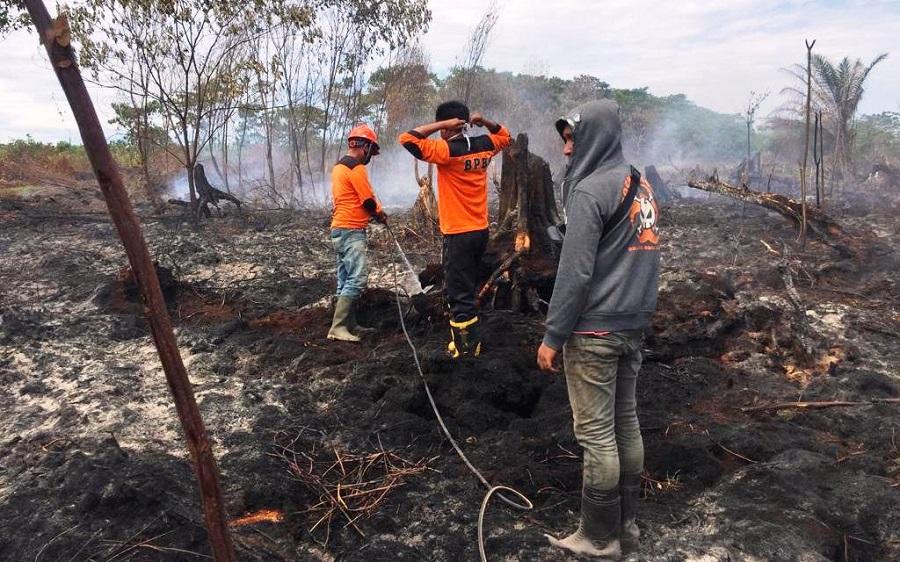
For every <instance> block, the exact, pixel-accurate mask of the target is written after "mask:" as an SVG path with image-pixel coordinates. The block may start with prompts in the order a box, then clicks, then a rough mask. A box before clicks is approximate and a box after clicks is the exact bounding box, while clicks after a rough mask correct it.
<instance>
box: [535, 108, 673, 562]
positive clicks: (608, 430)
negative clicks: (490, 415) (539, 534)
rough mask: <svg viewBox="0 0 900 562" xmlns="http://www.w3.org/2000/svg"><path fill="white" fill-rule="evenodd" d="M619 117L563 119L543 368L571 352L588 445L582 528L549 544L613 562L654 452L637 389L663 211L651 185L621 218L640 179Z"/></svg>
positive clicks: (630, 547)
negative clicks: (557, 229) (563, 160)
mask: <svg viewBox="0 0 900 562" xmlns="http://www.w3.org/2000/svg"><path fill="white" fill-rule="evenodd" d="M618 113H619V108H618V105H616V103H615V102H612V101H608V100H603V101H598V102H591V103H587V104H585V105H582V106H581V107H579V108H577V109H576V110H575V111H574V112H573V113H572V115H571V116H570V117H567V118H564V119H560V120H559V121H557V123H556V128H557V131H559V134H560V136H562V138H563V142H564V143H565V148H564V153H565V155H566V156H567V157H568V158H569V164H568V167H567V168H566V173H565V177H564V179H563V184H562V197H563V206H564V209H565V216H566V218H567V224H566V231H565V238H564V242H563V246H562V253H561V255H560V261H559V269H558V272H557V276H556V284H555V285H554V287H553V297H552V298H551V300H550V309H549V311H548V313H547V323H546V325H547V331H546V334H545V335H544V340H543V343H541V346H540V349H538V357H537V359H538V366H539V367H540V368H541V369H542V370H545V371H551V372H558V370H559V369H558V368H557V367H556V366H555V361H556V359H557V353H558V352H559V351H560V350H563V363H564V367H565V375H566V385H567V387H568V392H569V402H570V403H571V405H572V415H573V418H574V422H575V423H574V427H575V437H576V438H577V439H578V443H579V444H580V445H581V447H582V448H583V449H584V471H583V487H582V498H581V520H580V522H579V525H578V529H577V530H576V531H575V532H574V533H572V534H571V535H569V536H567V537H565V538H564V539H556V538H554V537H550V536H548V538H549V539H550V542H551V544H553V545H554V546H557V547H560V548H563V549H566V550H568V551H571V552H574V553H577V554H587V555H591V556H604V557H607V558H618V557H619V556H620V555H621V554H622V553H623V552H624V553H626V554H628V553H631V552H635V551H637V548H638V538H639V534H640V533H639V530H638V527H637V524H636V522H635V521H636V518H635V514H636V508H637V500H638V494H639V492H640V474H641V471H642V470H643V465H644V445H643V441H642V440H641V432H640V427H639V425H638V418H637V411H636V400H635V386H636V382H637V374H638V370H640V367H641V360H642V357H641V344H642V342H643V331H644V329H645V328H646V327H647V326H648V324H649V323H650V317H651V316H652V314H653V312H654V310H655V309H656V293H657V285H658V280H659V268H660V259H659V230H658V228H657V221H658V218H659V209H658V207H657V204H656V200H655V199H654V197H653V189H652V187H651V186H650V184H649V183H647V182H646V181H645V180H641V182H640V185H639V186H637V187H636V190H635V192H634V199H633V201H632V202H631V204H630V206H629V207H628V208H627V209H624V210H625V212H624V215H623V213H622V212H619V213H617V212H616V210H617V209H618V207H619V206H620V205H623V204H626V203H627V201H626V194H627V193H628V192H629V187H630V186H631V181H632V180H631V177H632V176H631V175H630V174H629V167H628V166H627V165H626V164H625V160H624V158H623V157H622V140H621V136H622V125H621V121H620V120H619V114H618ZM617 216H618V217H622V218H621V220H618V221H616V217H617ZM613 222H617V224H612V223H613Z"/></svg>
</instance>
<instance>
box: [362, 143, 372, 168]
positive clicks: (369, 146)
mask: <svg viewBox="0 0 900 562" xmlns="http://www.w3.org/2000/svg"><path fill="white" fill-rule="evenodd" d="M371 159H372V143H370V142H369V143H366V152H365V154H363V160H362V163H363V165H364V166H365V165H366V164H368V163H369V161H370V160H371Z"/></svg>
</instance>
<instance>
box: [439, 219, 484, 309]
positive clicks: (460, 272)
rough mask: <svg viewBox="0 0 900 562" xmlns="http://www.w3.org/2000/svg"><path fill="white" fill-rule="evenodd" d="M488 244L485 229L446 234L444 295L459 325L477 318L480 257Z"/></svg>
mask: <svg viewBox="0 0 900 562" xmlns="http://www.w3.org/2000/svg"><path fill="white" fill-rule="evenodd" d="M487 242H488V231H487V230H486V229H485V230H476V231H474V232H463V233H460V234H445V235H444V247H443V262H444V293H445V295H446V297H447V302H448V303H449V304H450V316H451V318H453V320H455V321H456V322H462V321H465V320H469V319H471V318H474V317H475V316H477V315H478V310H477V309H476V308H475V291H477V290H478V282H479V281H480V280H481V272H482V271H481V257H482V256H483V255H484V251H485V249H486V248H487Z"/></svg>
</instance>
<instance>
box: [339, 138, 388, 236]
mask: <svg viewBox="0 0 900 562" xmlns="http://www.w3.org/2000/svg"><path fill="white" fill-rule="evenodd" d="M331 198H332V201H333V205H334V206H333V208H332V212H331V228H365V227H366V226H367V225H368V224H369V219H370V218H371V217H372V214H371V213H370V212H369V211H367V210H366V209H365V208H364V207H363V203H365V202H366V200H369V199H371V200H372V201H374V202H375V212H376V213H377V212H380V211H381V203H379V202H378V199H376V198H375V193H374V192H373V191H372V184H371V183H369V175H368V174H367V173H366V167H365V166H364V165H363V164H362V163H361V162H360V161H359V160H357V159H356V158H353V157H351V156H344V157H343V158H341V159H340V160H338V163H337V164H335V165H334V168H332V170H331Z"/></svg>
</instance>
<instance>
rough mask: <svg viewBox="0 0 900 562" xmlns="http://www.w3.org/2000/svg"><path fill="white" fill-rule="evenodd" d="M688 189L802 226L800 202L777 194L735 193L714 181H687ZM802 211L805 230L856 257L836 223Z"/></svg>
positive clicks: (820, 214) (816, 211)
mask: <svg viewBox="0 0 900 562" xmlns="http://www.w3.org/2000/svg"><path fill="white" fill-rule="evenodd" d="M688 185H689V186H690V187H693V188H694V189H700V190H702V191H707V192H710V193H718V194H720V195H727V196H728V197H733V198H735V199H738V200H740V201H746V202H748V203H754V204H756V205H760V206H762V207H765V208H766V209H769V210H772V211H775V212H776V213H778V214H780V215H781V216H783V217H785V218H787V219H790V220H791V221H792V222H794V223H795V225H796V226H797V228H798V229H799V228H802V226H803V223H804V205H803V204H802V203H801V202H800V201H795V200H794V199H790V198H788V197H785V196H784V195H779V194H777V193H761V192H758V191H751V190H749V189H739V188H736V187H733V186H731V185H728V184H727V183H725V182H723V181H720V180H718V179H716V178H715V177H711V178H709V179H707V180H702V181H699V180H695V179H691V180H689V181H688ZM805 211H806V212H805V215H806V217H805V221H806V228H807V229H808V230H809V232H811V233H812V234H813V235H814V236H815V237H816V238H818V239H819V240H821V241H822V242H824V243H826V244H828V245H829V246H831V247H833V248H835V249H836V250H838V251H839V252H840V253H842V254H844V255H845V256H848V257H850V256H855V255H857V251H856V250H854V249H853V248H854V246H855V244H854V243H853V241H852V240H851V239H850V237H848V236H847V235H846V234H845V233H844V231H843V229H842V228H841V227H840V225H839V224H838V223H837V221H835V220H834V219H832V218H831V217H830V216H828V215H826V214H825V213H824V212H822V211H821V210H819V209H813V208H806V209H805Z"/></svg>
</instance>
